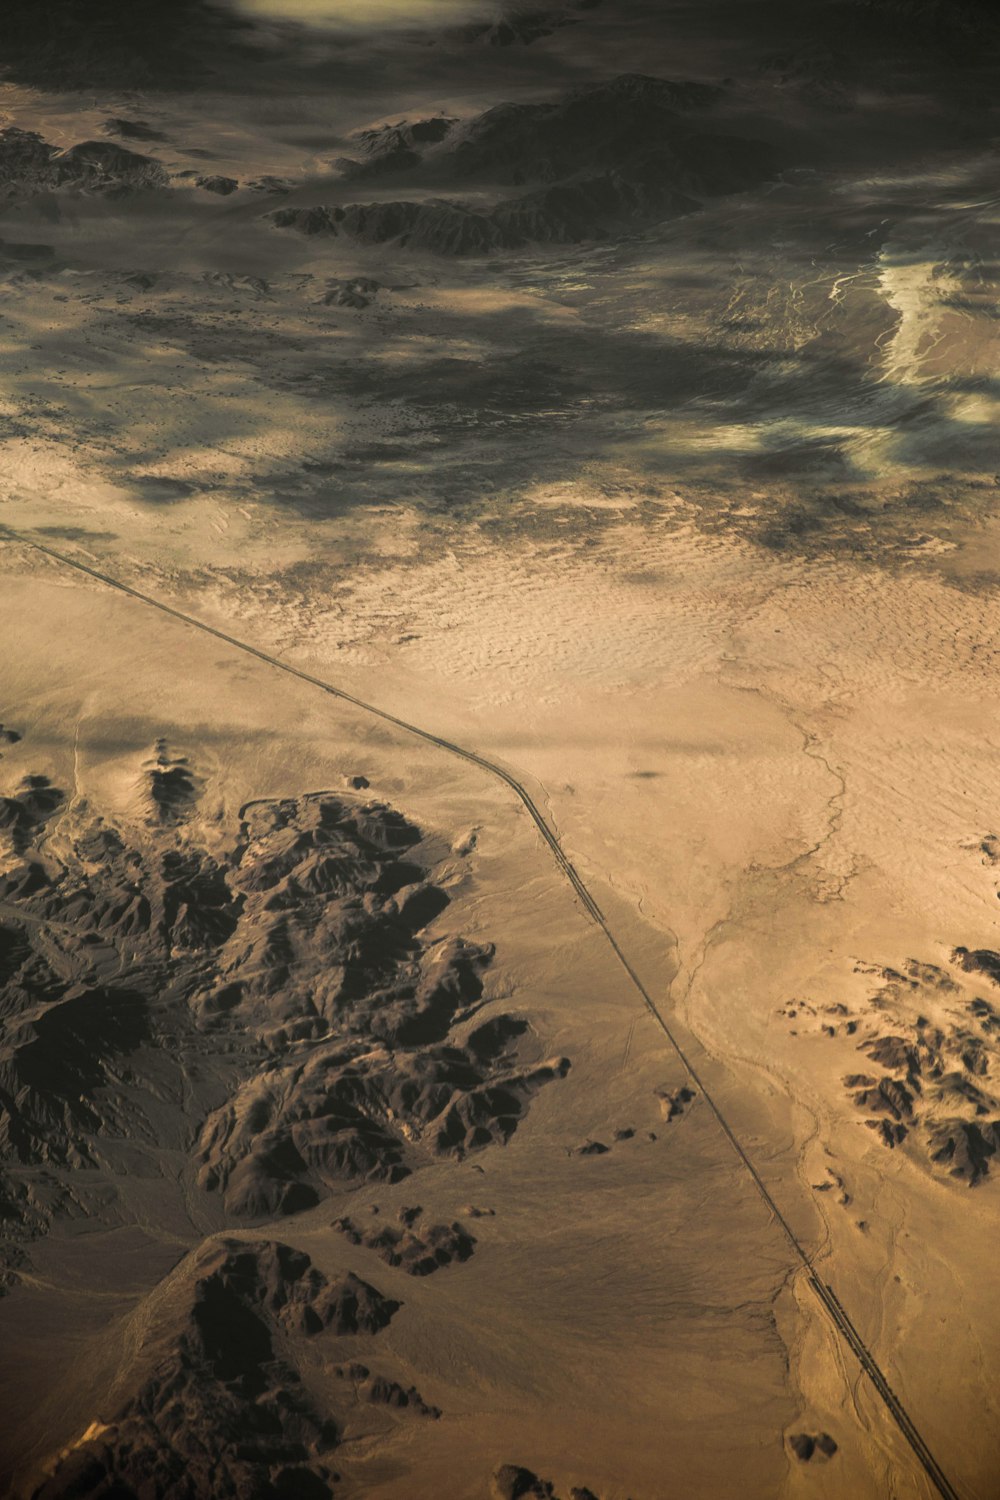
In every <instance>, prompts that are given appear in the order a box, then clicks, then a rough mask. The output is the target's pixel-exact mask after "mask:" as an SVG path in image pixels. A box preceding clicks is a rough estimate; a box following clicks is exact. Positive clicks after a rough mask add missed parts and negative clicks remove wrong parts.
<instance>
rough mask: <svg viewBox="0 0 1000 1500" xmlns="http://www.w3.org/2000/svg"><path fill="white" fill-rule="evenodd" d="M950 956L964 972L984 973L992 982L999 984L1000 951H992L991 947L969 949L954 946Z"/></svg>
mask: <svg viewBox="0 0 1000 1500" xmlns="http://www.w3.org/2000/svg"><path fill="white" fill-rule="evenodd" d="M951 956H952V959H953V961H954V962H955V963H956V964H958V966H959V968H960V969H964V970H965V972H966V974H985V975H986V977H987V979H992V981H993V983H994V984H1000V953H994V952H993V950H992V949H991V948H973V949H972V950H971V951H970V950H969V949H968V948H956V949H954V951H953V952H952V955H951Z"/></svg>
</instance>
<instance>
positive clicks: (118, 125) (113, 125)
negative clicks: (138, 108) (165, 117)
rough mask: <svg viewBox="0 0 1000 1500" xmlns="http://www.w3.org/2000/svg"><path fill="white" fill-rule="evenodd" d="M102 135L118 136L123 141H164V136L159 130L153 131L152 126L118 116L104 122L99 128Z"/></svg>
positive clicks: (143, 121) (142, 121) (144, 122)
mask: <svg viewBox="0 0 1000 1500" xmlns="http://www.w3.org/2000/svg"><path fill="white" fill-rule="evenodd" d="M101 131H102V133H103V134H104V135H118V136H121V138H122V140H124V141H165V140H166V136H165V135H164V134H163V132H162V131H161V130H154V129H153V127H152V125H147V123H146V121H145V120H126V119H123V118H122V116H120V115H113V116H112V117H111V118H110V119H108V120H105V121H104V124H103V125H102V126H101Z"/></svg>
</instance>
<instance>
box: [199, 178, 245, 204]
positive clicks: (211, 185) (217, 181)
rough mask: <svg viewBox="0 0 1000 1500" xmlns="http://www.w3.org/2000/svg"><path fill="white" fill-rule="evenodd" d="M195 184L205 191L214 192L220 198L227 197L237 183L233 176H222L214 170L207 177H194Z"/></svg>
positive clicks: (233, 190) (235, 189)
mask: <svg viewBox="0 0 1000 1500" xmlns="http://www.w3.org/2000/svg"><path fill="white" fill-rule="evenodd" d="M195 186H196V187H200V188H202V189H203V190H204V191H205V192H206V193H216V194H218V196H219V197H220V198H228V197H229V195H230V193H235V192H236V191H237V189H238V188H239V183H238V182H237V180H236V178H235V177H223V176H222V175H221V174H220V173H218V172H214V173H211V174H210V175H209V176H207V177H196V178H195Z"/></svg>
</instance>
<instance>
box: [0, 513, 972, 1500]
mask: <svg viewBox="0 0 1000 1500" xmlns="http://www.w3.org/2000/svg"><path fill="white" fill-rule="evenodd" d="M0 537H3V538H6V539H7V540H9V541H12V542H16V543H18V544H20V545H21V546H24V547H27V548H30V549H31V550H33V551H35V552H38V553H41V554H43V555H44V556H46V557H49V558H51V559H52V560H54V561H55V562H57V563H59V564H61V565H63V566H65V567H69V568H74V569H75V570H76V571H77V572H79V573H84V574H86V575H87V576H88V577H90V578H94V579H96V580H97V581H98V582H99V583H102V584H105V585H106V586H107V587H109V588H112V589H115V590H116V591H117V592H118V593H121V594H126V595H127V596H129V597H130V598H132V599H136V600H138V601H139V602H140V603H141V604H145V605H147V606H149V607H150V608H152V609H156V610H159V611H160V612H161V614H165V615H169V616H171V617H172V618H173V619H175V620H179V621H180V622H181V623H182V624H184V625H188V626H191V627H192V628H193V629H196V630H200V631H202V632H203V633H204V634H206V635H211V636H214V637H215V638H216V639H217V640H220V641H222V642H224V643H225V644H226V645H228V646H231V647H233V648H234V649H235V650H237V651H242V652H243V653H245V654H246V655H248V656H253V657H256V658H257V660H258V661H261V662H264V663H265V664H266V665H267V666H270V667H275V668H276V669H277V670H278V671H281V672H285V673H287V674H288V675H289V676H291V677H297V678H299V679H300V680H301V681H302V682H306V683H309V684H310V686H312V687H315V688H319V689H320V691H322V692H324V693H327V694H329V696H331V697H333V698H338V699H340V700H341V701H342V702H345V703H349V704H351V705H352V706H353V707H355V708H358V709H360V710H362V711H363V712H364V713H367V714H370V715H372V716H374V717H375V718H378V719H380V720H382V721H383V722H384V723H387V724H391V725H393V726H394V727H395V728H397V729H400V730H402V731H404V733H406V734H410V735H414V736H415V737H416V738H418V739H421V740H423V741H425V742H426V743H427V744H430V745H434V746H436V747H437V748H438V749H439V750H444V751H446V752H447V753H448V754H450V755H454V756H457V757H458V758H459V759H461V760H463V761H466V762H468V763H469V764H470V765H474V766H477V767H478V768H479V769H480V770H482V771H484V772H486V773H487V774H488V775H490V776H493V777H496V778H497V779H498V780H500V781H502V782H503V783H504V784H505V785H506V786H508V787H509V788H510V790H511V791H512V792H513V793H514V795H515V796H516V797H517V799H518V800H519V801H520V802H521V804H522V805H523V806H524V808H525V809H526V811H527V812H528V815H529V817H530V818H531V820H532V822H533V823H534V824H535V827H536V828H537V829H538V832H539V834H540V835H541V837H542V839H543V840H544V841H545V843H546V844H547V846H548V848H549V851H550V853H551V854H552V856H553V858H554V859H555V861H556V863H557V864H558V865H559V868H560V869H561V870H562V872H563V874H564V875H565V876H566V878H567V880H568V881H569V883H570V884H571V885H572V887H573V889H574V891H575V892H576V894H577V896H578V897H579V899H580V902H581V903H582V905H583V906H584V907H585V909H586V910H587V912H588V913H589V914H590V916H591V917H592V918H593V920H594V921H595V922H596V923H597V925H598V926H599V927H600V929H601V931H602V932H603V934H604V936H605V938H606V940H607V942H608V944H609V945H610V947H611V948H612V950H613V952H614V954H615V957H616V958H617V959H618V962H619V963H620V965H621V967H622V968H623V969H624V971H625V973H626V974H627V975H628V978H629V980H630V981H631V983H632V985H633V987H634V988H635V990H636V991H637V993H638V995H639V997H640V998H641V1000H642V1002H643V1005H644V1006H645V1007H646V1009H647V1011H648V1012H649V1014H650V1015H651V1016H652V1018H653V1020H654V1021H655V1022H656V1024H657V1025H658V1026H659V1027H660V1029H661V1030H662V1032H663V1034H664V1035H665V1036H666V1038H667V1040H668V1041H669V1042H670V1045H671V1046H672V1047H673V1049H674V1051H675V1052H676V1054H677V1056H678V1058H679V1059H680V1061H681V1063H682V1064H683V1066H684V1068H685V1069H686V1070H687V1072H688V1074H689V1076H690V1078H691V1080H692V1082H693V1083H694V1084H695V1085H696V1086H697V1088H698V1089H699V1090H700V1092H701V1094H702V1095H703V1097H704V1099H705V1102H706V1104H707V1105H708V1107H709V1109H710V1110H711V1111H712V1113H713V1115H714V1116H715V1118H716V1120H717V1122H718V1124H719V1126H720V1128H721V1130H722V1132H723V1134H724V1135H725V1137H726V1139H727V1140H728V1141H729V1144H730V1145H731V1146H732V1148H733V1150H734V1151H735V1153H736V1155H737V1156H738V1157H739V1159H740V1162H741V1163H742V1165H743V1166H744V1167H745V1168H746V1170H747V1172H748V1173H749V1175H750V1177H751V1179H752V1180H753V1184H754V1186H755V1188H756V1189H757V1192H758V1193H759V1194H760V1197H761V1198H762V1200H763V1202H764V1204H765V1206H766V1208H767V1210H768V1212H769V1213H770V1214H771V1216H772V1217H773V1219H774V1220H775V1222H776V1223H777V1225H778V1227H779V1228H780V1230H781V1232H782V1233H783V1235H784V1236H785V1239H786V1240H787V1241H788V1244H789V1246H790V1247H791V1249H792V1251H793V1253H794V1255H795V1257H796V1259H797V1260H798V1261H799V1262H800V1264H801V1265H802V1267H803V1268H804V1270H805V1272H806V1277H807V1281H808V1284H809V1286H810V1288H811V1290H812V1292H813V1294H814V1295H815V1297H816V1298H817V1300H818V1301H819V1302H820V1303H821V1304H822V1306H823V1308H824V1310H825V1312H826V1313H827V1315H828V1317H829V1318H830V1321H831V1322H832V1323H833V1325H834V1327H835V1329H836V1330H837V1332H838V1333H839V1334H840V1337H841V1338H842V1340H843V1341H844V1343H845V1344H846V1345H847V1346H848V1348H849V1349H850V1350H851V1352H852V1354H853V1355H854V1356H855V1358H856V1359H857V1361H858V1363H859V1364H860V1366H861V1368H862V1370H863V1371H864V1372H865V1374H866V1375H867V1376H868V1378H869V1380H870V1381H871V1383H872V1385H873V1387H874V1389H875V1391H876V1393H877V1395H878V1396H879V1398H880V1399H881V1401H882V1403H883V1405H884V1406H885V1408H886V1410H887V1412H888V1413H889V1415H890V1417H891V1418H892V1420H893V1421H894V1422H895V1424H896V1426H897V1427H898V1429H899V1431H900V1432H901V1433H902V1435H903V1437H904V1438H905V1439H906V1441H907V1443H908V1444H909V1446H910V1448H911V1449H912V1451H913V1453H914V1455H915V1456H916V1458H917V1461H918V1462H919V1464H920V1466H921V1467H922V1468H923V1470H924V1472H925V1473H926V1475H927V1477H928V1478H929V1479H930V1481H931V1483H932V1485H933V1486H934V1488H935V1489H936V1491H937V1492H938V1494H939V1495H941V1496H942V1497H943V1500H961V1496H960V1495H959V1492H958V1491H957V1490H956V1489H955V1487H954V1486H953V1485H952V1484H951V1482H950V1481H949V1479H948V1478H947V1476H946V1475H945V1473H944V1472H943V1470H942V1469H941V1467H940V1465H939V1464H938V1463H937V1461H936V1459H935V1458H934V1455H933V1454H932V1453H931V1451H930V1449H929V1448H928V1446H927V1444H926V1442H925V1441H924V1439H923V1438H922V1437H921V1435H920V1432H919V1430H918V1428H917V1427H916V1425H915V1423H914V1422H913V1420H912V1418H911V1417H910V1416H909V1414H908V1412H907V1411H906V1409H905V1407H904V1406H903V1404H902V1402H901V1401H900V1399H899V1397H898V1396H897V1395H896V1394H895V1392H894V1391H893V1389H892V1387H891V1386H890V1385H889V1382H888V1381H887V1379H886V1377H885V1375H884V1374H883V1372H882V1370H881V1368H880V1367H879V1365H878V1363H877V1361H876V1360H875V1357H874V1355H873V1354H872V1352H871V1350H870V1349H869V1348H868V1346H867V1345H866V1344H865V1342H864V1340H863V1339H862V1338H861V1335H860V1334H859V1333H858V1331H857V1329H856V1328H855V1326H854V1324H853V1322H852V1321H851V1319H850V1317H849V1316H848V1314H847V1312H846V1311H845V1309H844V1307H843V1305H842V1304H841V1302H840V1299H839V1298H838V1297H837V1295H836V1293H835V1292H834V1290H833V1288H832V1287H831V1286H830V1285H829V1284H828V1283H826V1282H823V1281H822V1280H821V1279H820V1277H819V1275H818V1273H817V1271H816V1269H815V1267H814V1265H813V1263H812V1260H811V1258H810V1256H809V1254H808V1252H807V1251H806V1250H805V1248H804V1247H803V1246H802V1244H801V1243H800V1241H799V1240H798V1238H797V1237H796V1235H795V1233H794V1231H793V1230H792V1228H791V1226H790V1225H789V1223H788V1221H787V1220H786V1219H785V1217H784V1216H783V1214H782V1213H781V1211H780V1209H779V1208H778V1206H777V1204H776V1203H775V1201H774V1199H773V1198H772V1196H771V1194H770V1192H769V1191H768V1189H767V1187H766V1186H765V1184H764V1182H763V1180H762V1179H761V1177H760V1175H759V1174H758V1172H757V1169H756V1168H755V1167H754V1165H753V1163H752V1161H751V1160H750V1158H749V1156H748V1155H747V1153H746V1151H745V1150H744V1148H743V1146H742V1145H741V1144H740V1141H739V1139H738V1137H737V1136H736V1134H735V1132H734V1131H733V1129H732V1128H731V1126H730V1125H729V1123H728V1122H727V1120H726V1119H725V1116H724V1115H723V1114H722V1112H721V1110H720V1109H719V1107H718V1105H717V1104H716V1103H715V1101H714V1100H713V1098H712V1096H711V1094H710V1093H709V1091H708V1090H707V1089H706V1087H705V1085H704V1083H703V1082H702V1080H701V1078H700V1077H699V1075H698V1073H697V1071H696V1069H695V1068H694V1066H693V1064H692V1063H691V1061H690V1060H689V1058H688V1057H687V1055H686V1054H685V1052H684V1050H683V1048H682V1047H681V1045H680V1043H679V1042H678V1040H677V1038H676V1037H675V1036H674V1034H673V1032H672V1031H671V1029H670V1027H669V1026H668V1024H667V1022H666V1020H665V1019H664V1016H663V1015H662V1013H661V1012H660V1010H659V1009H658V1008H657V1005H656V1003H655V1002H654V1000H653V999H652V997H651V995H650V994H649V992H648V990H647V989H646V987H645V985H644V984H643V982H642V980H641V979H640V978H639V975H638V974H637V973H636V971H635V969H634V968H633V967H632V964H631V963H630V962H629V960H628V958H627V957H626V955H625V953H624V952H623V951H622V949H621V947H620V946H619V943H618V941H617V939H616V937H615V935H614V933H613V932H612V930H611V928H610V926H609V925H608V921H607V919H606V918H605V916H604V913H603V912H602V911H601V908H600V907H599V906H598V904H597V902H596V900H595V899H594V897H593V896H592V895H591V893H590V891H589V890H588V888H587V886H586V884H585V883H584V881H583V879H582V877H581V876H580V874H579V873H578V871H577V870H576V868H575V866H574V865H573V863H572V861H571V860H570V859H569V857H568V856H567V854H566V853H565V851H564V850H563V848H562V845H561V844H560V842H559V840H558V838H557V836H556V834H555V833H554V832H553V831H552V829H551V828H550V826H549V824H548V822H547V821H546V819H545V817H544V815H543V814H542V812H541V811H540V810H539V808H538V806H537V804H536V803H535V801H534V800H533V798H532V796H531V794H530V792H529V791H528V790H527V788H526V787H525V786H524V785H523V784H522V783H521V782H520V781H518V780H517V778H516V777H515V776H514V775H512V774H511V772H510V771H507V770H506V769H505V768H504V767H503V766H501V765H499V764H497V763H496V762H495V761H491V760H489V759H487V757H485V756H483V755H479V754H477V752H476V751H474V750H469V749H467V748H466V747H464V746H462V745H457V744H455V743H453V742H452V741H451V740H447V739H444V738H443V737H441V736H440V735H436V734H433V733H432V732H431V731H430V730H428V729H423V728H421V727H420V726H419V725H417V724H411V723H409V722H408V721H407V720H406V719H401V718H398V717H397V716H396V715H395V714H391V713H389V712H387V711H386V710H385V709H382V708H379V707H377V706H376V705H375V704H373V703H368V702H366V701H365V700H364V699H363V698H358V697H355V695H354V694H353V693H349V692H347V691H346V690H345V689H343V688H339V687H335V686H334V685H333V684H332V683H329V682H326V681H324V680H323V679H322V678H320V677H315V676H313V675H312V674H311V673H309V672H305V671H302V670H301V669H300V668H299V667H294V666H291V665H290V664H289V663H288V662H284V661H281V660H279V659H278V658H277V657H274V656H270V655H269V654H268V653H267V652H266V651H261V650H259V649H258V648H257V647H256V646H251V645H250V644H249V643H248V642H246V641H241V640H239V639H238V638H237V637H236V636H231V635H228V634H227V633H226V632H225V631H223V630H219V629H217V628H216V627H215V626H213V625H208V624H206V623H205V622H204V621H202V620H199V619H197V618H196V617H194V616H193V615H188V614H185V613H184V612H183V611H182V610H179V609H174V608H173V607H172V606H171V605H169V604H165V603H164V602H163V601H162V600H159V599H156V598H154V597H152V596H151V595H149V594H144V593H142V592H141V590H139V589H135V588H132V587H131V586H130V585H129V584H127V583H122V582H121V581H120V580H118V579H116V578H113V577H111V576H110V575H109V574H107V573H102V572H101V571H100V570H99V569H97V568H94V567H91V566H90V565H89V564H88V563H85V562H82V561H80V560H79V559H78V558H74V557H70V556H67V555H66V554H65V553H62V552H57V551H56V550H55V549H54V548H52V547H48V546H45V545H44V544H43V543H41V542H38V541H34V540H32V539H31V538H29V537H26V536H22V535H21V534H19V533H18V532H16V531H13V530H11V529H10V528H8V527H0Z"/></svg>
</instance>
